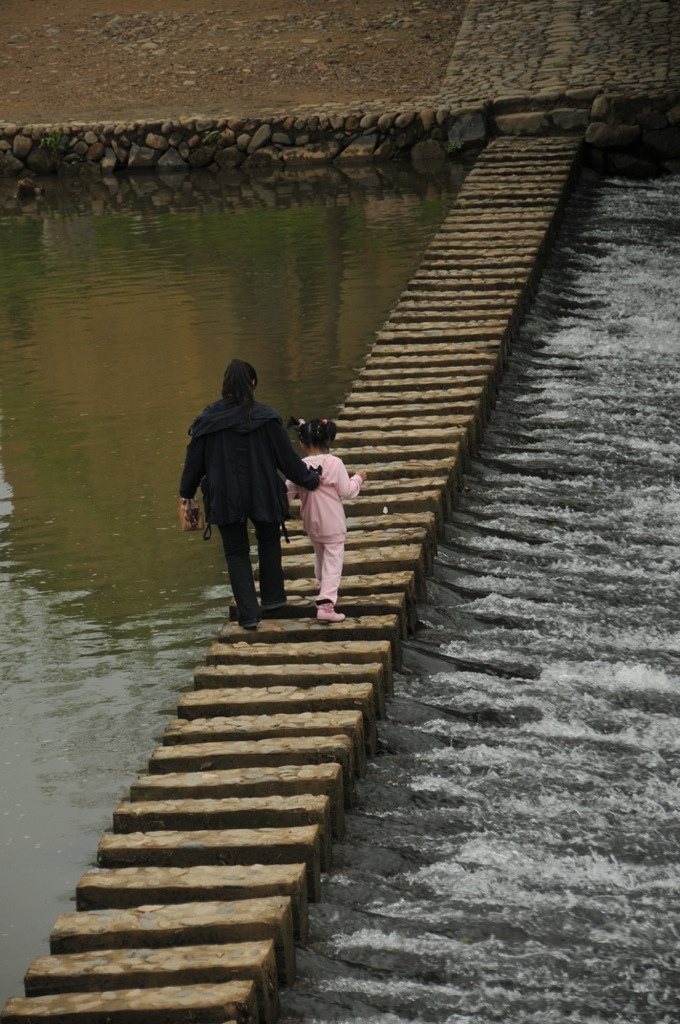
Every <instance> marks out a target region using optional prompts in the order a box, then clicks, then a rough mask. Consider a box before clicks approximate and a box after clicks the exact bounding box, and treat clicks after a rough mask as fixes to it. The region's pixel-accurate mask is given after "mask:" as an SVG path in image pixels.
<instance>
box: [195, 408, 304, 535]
mask: <svg viewBox="0 0 680 1024" xmlns="http://www.w3.org/2000/svg"><path fill="white" fill-rule="evenodd" d="M189 434H190V435H191V441H190V442H189V444H188V445H187V451H186V457H185V460H184V470H183V472H182V479H181V480H180V484H179V493H180V495H181V497H183V498H193V497H194V495H195V494H196V491H197V489H198V486H199V484H201V482H202V481H203V478H204V477H205V480H204V481H203V484H202V486H203V489H204V496H205V504H206V520H207V521H208V522H210V523H215V525H217V526H223V525H225V524H227V523H236V522H243V521H244V520H245V519H251V520H260V521H262V522H265V523H282V522H283V521H284V519H285V518H286V517H287V515H288V498H287V497H286V488H285V485H284V483H283V480H282V479H281V477H280V476H279V474H278V473H277V469H279V470H281V472H282V473H283V474H284V476H286V477H288V478H289V479H290V480H293V481H295V483H296V484H299V485H300V486H301V487H306V488H307V489H308V490H310V491H313V490H314V488H315V487H318V486H319V477H318V475H317V474H316V473H314V472H312V470H310V469H308V468H307V466H306V465H305V463H304V462H303V461H302V459H301V458H300V457H299V456H298V455H297V454H296V453H295V450H294V449H293V446H292V444H291V441H290V438H289V436H288V434H287V433H286V431H285V429H284V427H283V423H282V422H281V417H280V416H279V414H278V413H277V412H276V411H275V410H274V409H271V408H270V407H269V406H268V405H262V404H261V403H260V402H254V403H253V406H252V411H251V417H250V419H246V417H245V414H244V412H243V410H242V409H241V408H240V407H239V406H237V405H227V404H226V403H225V401H224V400H223V399H220V400H219V401H217V402H213V403H212V405H209V406H207V408H205V409H204V410H203V412H202V413H201V414H200V416H197V417H196V419H195V420H194V422H193V423H192V424H191V426H190V428H189Z"/></svg>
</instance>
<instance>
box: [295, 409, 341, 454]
mask: <svg viewBox="0 0 680 1024" xmlns="http://www.w3.org/2000/svg"><path fill="white" fill-rule="evenodd" d="M288 426H289V427H295V432H296V433H297V436H298V437H299V438H300V440H301V441H302V443H303V444H304V445H306V446H307V447H308V448H321V449H328V447H329V445H331V444H332V443H333V441H334V440H335V435H336V434H337V432H338V428H337V427H336V425H335V423H334V422H333V420H309V422H308V421H307V420H301V419H298V418H297V416H291V417H290V419H289V420H288Z"/></svg>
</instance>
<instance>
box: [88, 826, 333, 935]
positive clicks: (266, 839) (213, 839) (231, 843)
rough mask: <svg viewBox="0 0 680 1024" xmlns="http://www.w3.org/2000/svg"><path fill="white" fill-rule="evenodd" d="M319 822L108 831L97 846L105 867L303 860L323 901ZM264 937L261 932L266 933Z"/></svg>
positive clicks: (313, 894)
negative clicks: (287, 826) (236, 827)
mask: <svg viewBox="0 0 680 1024" xmlns="http://www.w3.org/2000/svg"><path fill="white" fill-rule="evenodd" d="M320 857H321V840H320V836H319V826H318V825H307V826H304V825H300V826H298V827H297V828H257V829H255V828H251V829H245V828H241V829H194V830H192V831H188V832H180V831H171V830H167V831H162V832H132V833H130V834H128V835H117V834H112V833H109V832H107V833H105V834H104V835H103V836H102V838H101V840H100V842H99V846H98V848H97V863H98V865H99V866H100V867H103V868H127V867H135V866H137V867H145V866H147V865H148V866H150V867H166V868H171V867H194V866H196V865H200V864H203V865H217V864H240V865H246V864H304V865H305V868H306V872H307V893H308V895H309V899H310V900H312V902H314V903H316V902H318V900H319V898H320V888H321V865H320ZM261 937H262V936H258V938H261Z"/></svg>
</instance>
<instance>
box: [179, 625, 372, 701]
mask: <svg viewBox="0 0 680 1024" xmlns="http://www.w3.org/2000/svg"><path fill="white" fill-rule="evenodd" d="M280 621H282V622H284V621H285V622H286V623H288V622H296V621H300V622H302V621H303V620H301V619H300V620H296V619H286V620H280ZM235 628H236V629H240V627H238V626H236V627H235ZM258 632H259V631H258ZM272 646H274V645H273V644H272ZM366 683H368V684H369V685H370V686H371V687H372V688H373V696H374V700H375V713H376V715H377V716H378V718H384V717H385V696H386V692H387V680H386V678H385V670H384V667H383V665H382V664H381V663H380V662H374V663H368V664H367V665H360V664H338V665H334V664H333V663H332V662H331V661H328V662H320V663H318V664H314V663H311V664H305V663H304V662H300V664H299V665H296V664H295V663H294V662H292V661H288V662H284V663H283V664H272V665H267V664H266V663H264V664H261V665H258V664H257V663H255V664H249V663H248V661H247V659H246V657H245V656H244V658H243V659H242V660H239V661H237V662H236V663H235V664H233V665H200V666H199V667H198V668H197V669H196V670H195V672H194V689H195V690H225V689H227V690H233V689H238V688H239V687H245V688H247V689H248V690H256V689H258V688H263V689H269V688H271V687H281V686H292V687H295V689H307V688H312V687H313V688H317V687H321V686H326V687H327V686H336V685H342V684H346V685H350V686H352V685H361V684H366ZM184 706H185V705H183V707H184Z"/></svg>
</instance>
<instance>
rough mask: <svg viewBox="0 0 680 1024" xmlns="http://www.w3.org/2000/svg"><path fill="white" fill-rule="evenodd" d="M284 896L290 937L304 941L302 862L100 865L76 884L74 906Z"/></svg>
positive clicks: (90, 907)
mask: <svg viewBox="0 0 680 1024" xmlns="http://www.w3.org/2000/svg"><path fill="white" fill-rule="evenodd" d="M263 896H288V897H290V901H291V907H292V911H293V929H294V934H295V937H296V939H298V940H299V941H300V942H302V943H306V942H307V934H308V927H309V925H308V916H307V874H306V867H305V865H304V864H246V865H239V864H217V865H202V864H199V865H196V866H195V867H188V868H154V867H135V868H108V869H107V868H101V869H99V870H93V871H88V872H86V873H85V874H84V875H83V876H82V878H81V879H80V881H79V882H78V884H77V886H76V907H77V909H78V910H103V909H106V908H112V907H117V908H119V909H122V908H125V907H139V906H141V905H143V904H148V903H154V904H158V903H196V902H204V903H207V902H212V903H217V902H223V903H224V902H228V901H229V900H247V899H261V898H262V897H263Z"/></svg>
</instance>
